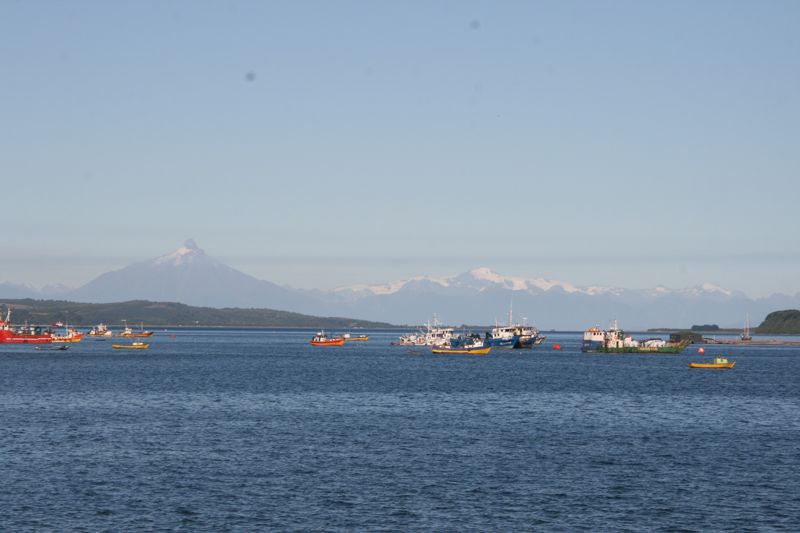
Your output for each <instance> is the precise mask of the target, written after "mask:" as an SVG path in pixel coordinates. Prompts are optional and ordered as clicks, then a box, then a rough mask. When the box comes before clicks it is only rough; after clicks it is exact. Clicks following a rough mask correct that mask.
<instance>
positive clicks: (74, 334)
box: [50, 327, 83, 342]
mask: <svg viewBox="0 0 800 533" xmlns="http://www.w3.org/2000/svg"><path fill="white" fill-rule="evenodd" d="M64 330H65V331H64V334H63V335H59V334H58V333H50V335H52V337H53V342H81V341H82V340H83V333H82V332H80V331H78V330H77V329H75V328H69V327H64Z"/></svg>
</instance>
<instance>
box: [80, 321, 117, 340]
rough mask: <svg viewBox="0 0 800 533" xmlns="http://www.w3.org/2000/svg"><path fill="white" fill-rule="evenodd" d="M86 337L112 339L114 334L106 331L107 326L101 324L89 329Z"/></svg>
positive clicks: (108, 330)
mask: <svg viewBox="0 0 800 533" xmlns="http://www.w3.org/2000/svg"><path fill="white" fill-rule="evenodd" d="M86 335H87V336H89V337H112V336H113V335H114V332H112V331H111V330H110V329H108V326H106V325H105V324H103V323H102V322H101V323H99V324H98V325H96V326H95V327H93V328H92V329H90V330H89V332H88V333H87V334H86Z"/></svg>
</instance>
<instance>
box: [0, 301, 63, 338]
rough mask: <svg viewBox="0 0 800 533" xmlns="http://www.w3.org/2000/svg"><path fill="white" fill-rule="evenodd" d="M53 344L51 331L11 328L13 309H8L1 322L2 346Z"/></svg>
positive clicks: (38, 328)
mask: <svg viewBox="0 0 800 533" xmlns="http://www.w3.org/2000/svg"><path fill="white" fill-rule="evenodd" d="M50 342H53V336H52V335H51V334H50V332H49V331H44V330H42V328H41V327H40V326H19V327H17V328H14V327H12V326H11V307H9V308H8V313H7V314H6V319H5V320H0V344H3V343H6V344H46V343H50Z"/></svg>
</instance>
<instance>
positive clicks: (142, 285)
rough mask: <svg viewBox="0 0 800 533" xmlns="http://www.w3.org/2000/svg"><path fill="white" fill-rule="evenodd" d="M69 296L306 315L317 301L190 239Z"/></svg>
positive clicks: (111, 274)
mask: <svg viewBox="0 0 800 533" xmlns="http://www.w3.org/2000/svg"><path fill="white" fill-rule="evenodd" d="M67 296H68V297H70V298H72V299H75V300H78V301H85V302H118V301H124V300H140V299H141V300H154V301H170V302H181V303H185V304H189V305H198V306H209V307H262V308H272V309H282V310H283V309H292V310H299V309H303V311H305V310H308V309H311V308H313V307H314V305H313V303H314V302H313V299H311V298H309V297H308V296H306V295H304V294H301V293H299V292H296V291H293V290H291V289H287V288H285V287H281V286H279V285H276V284H274V283H270V282H269V281H263V280H259V279H256V278H254V277H252V276H250V275H248V274H245V273H243V272H240V271H239V270H236V269H234V268H231V267H229V266H227V265H225V264H223V263H221V262H220V261H217V260H216V259H213V258H212V257H209V256H208V255H206V253H205V252H204V251H203V250H202V249H200V248H199V247H198V246H197V244H196V243H195V242H194V241H193V240H191V239H189V240H187V241H186V242H185V243H184V244H183V246H181V247H179V248H178V249H176V250H174V251H172V252H170V253H168V254H165V255H162V256H159V257H156V258H155V259H151V260H147V261H142V262H138V263H133V264H131V265H128V266H126V267H125V268H122V269H120V270H116V271H113V272H106V273H105V274H102V275H100V276H98V277H97V278H95V279H94V280H92V281H90V282H89V283H87V284H86V285H84V286H82V287H80V288H78V289H76V290H74V291H72V292H71V293H69V294H68V295H67Z"/></svg>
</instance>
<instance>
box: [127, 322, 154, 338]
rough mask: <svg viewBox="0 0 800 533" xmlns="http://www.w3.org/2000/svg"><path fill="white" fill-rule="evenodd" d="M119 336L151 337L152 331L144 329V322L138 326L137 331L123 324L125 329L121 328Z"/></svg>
mask: <svg viewBox="0 0 800 533" xmlns="http://www.w3.org/2000/svg"><path fill="white" fill-rule="evenodd" d="M119 336H120V337H152V336H153V332H152V331H145V329H144V324H142V325H141V326H140V329H139V331H133V330H132V329H131V328H129V327H128V326H125V329H123V330H122V333H120V334H119Z"/></svg>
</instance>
